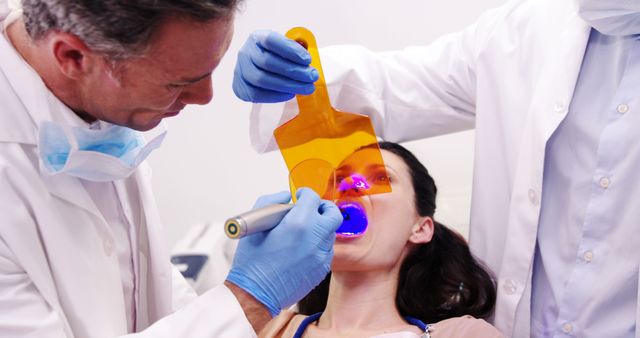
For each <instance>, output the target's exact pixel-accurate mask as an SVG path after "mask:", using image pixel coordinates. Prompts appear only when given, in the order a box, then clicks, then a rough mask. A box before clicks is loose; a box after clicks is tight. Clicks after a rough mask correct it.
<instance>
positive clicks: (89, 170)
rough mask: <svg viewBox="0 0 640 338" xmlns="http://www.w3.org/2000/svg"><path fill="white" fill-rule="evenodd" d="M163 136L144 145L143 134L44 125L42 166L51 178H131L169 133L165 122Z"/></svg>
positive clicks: (109, 128) (117, 128)
mask: <svg viewBox="0 0 640 338" xmlns="http://www.w3.org/2000/svg"><path fill="white" fill-rule="evenodd" d="M158 128H160V134H159V135H157V136H156V137H154V138H153V139H152V140H151V141H150V142H149V143H146V144H145V140H144V138H143V137H142V133H140V132H138V131H135V130H133V129H130V128H126V127H121V126H117V125H108V126H106V127H105V128H103V129H100V130H93V129H88V128H81V127H70V126H67V125H63V124H59V123H55V122H49V121H45V122H43V123H42V124H41V126H40V137H39V150H40V160H41V166H42V167H43V169H44V171H45V172H46V173H47V174H49V175H57V174H61V173H64V174H67V175H71V176H74V177H78V178H82V179H85V180H89V181H94V182H109V181H114V180H118V179H123V178H126V177H129V175H131V174H132V173H133V172H134V171H135V169H136V168H137V167H138V165H140V163H142V161H144V160H145V159H146V158H147V156H149V154H150V153H151V151H153V150H154V149H156V148H158V147H159V146H160V144H162V141H163V140H164V137H165V135H166V132H167V128H166V125H165V124H164V122H162V123H161V124H160V126H159V127H158Z"/></svg>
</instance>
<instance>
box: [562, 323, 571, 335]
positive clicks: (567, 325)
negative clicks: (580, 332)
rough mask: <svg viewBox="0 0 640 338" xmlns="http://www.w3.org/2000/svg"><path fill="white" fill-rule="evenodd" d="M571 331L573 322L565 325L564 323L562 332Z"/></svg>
mask: <svg viewBox="0 0 640 338" xmlns="http://www.w3.org/2000/svg"><path fill="white" fill-rule="evenodd" d="M571 331H573V325H571V323H564V325H562V332H564V333H571Z"/></svg>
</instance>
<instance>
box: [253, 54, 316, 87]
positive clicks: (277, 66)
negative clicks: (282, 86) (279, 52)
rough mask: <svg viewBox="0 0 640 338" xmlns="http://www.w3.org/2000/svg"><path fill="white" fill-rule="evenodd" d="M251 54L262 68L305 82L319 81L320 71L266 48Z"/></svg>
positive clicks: (257, 65)
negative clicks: (270, 51)
mask: <svg viewBox="0 0 640 338" xmlns="http://www.w3.org/2000/svg"><path fill="white" fill-rule="evenodd" d="M257 48H259V47H257ZM250 56H251V61H252V62H253V64H254V65H256V67H258V68H260V69H262V70H265V71H268V72H271V73H275V74H278V75H281V76H283V77H285V78H290V79H292V80H296V81H300V82H304V83H314V82H316V81H318V76H319V75H318V71H317V70H316V69H315V68H313V67H311V66H308V65H304V66H303V65H300V64H297V63H294V62H291V61H289V60H287V59H284V58H282V57H279V56H276V55H274V54H271V53H269V52H268V51H264V50H262V51H259V52H256V53H250Z"/></svg>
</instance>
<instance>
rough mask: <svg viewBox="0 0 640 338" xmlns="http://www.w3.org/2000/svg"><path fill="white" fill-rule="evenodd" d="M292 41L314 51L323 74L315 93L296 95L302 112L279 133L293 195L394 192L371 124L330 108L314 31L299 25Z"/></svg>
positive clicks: (291, 33) (333, 196) (276, 133)
mask: <svg viewBox="0 0 640 338" xmlns="http://www.w3.org/2000/svg"><path fill="white" fill-rule="evenodd" d="M287 37H288V38H290V39H292V40H294V41H297V42H298V43H300V44H301V45H302V46H304V47H305V48H306V49H307V50H308V51H309V53H310V55H311V58H312V61H311V65H312V66H313V67H314V68H315V69H317V70H318V74H319V78H318V81H317V82H316V83H315V87H316V89H315V92H314V93H313V94H311V95H297V96H296V99H297V101H298V106H299V110H300V112H299V114H298V115H297V116H296V117H294V118H292V119H291V120H289V121H287V122H286V123H284V124H283V125H281V126H280V127H278V128H276V130H275V131H274V136H275V139H276V142H277V143H278V147H279V148H280V152H281V153H282V156H283V157H284V160H285V162H286V164H287V168H288V169H289V184H290V188H291V192H292V195H294V196H295V191H296V190H297V189H299V188H302V187H309V188H311V189H313V190H314V191H315V192H316V193H318V194H319V195H320V196H322V198H324V199H328V200H334V199H336V198H338V195H339V194H340V192H341V191H342V192H344V191H345V189H358V190H359V192H360V194H378V193H385V192H390V191H391V186H390V184H389V182H388V180H386V179H381V178H382V177H384V178H386V177H387V176H386V171H385V169H384V168H385V167H384V161H383V160H382V154H381V153H380V148H379V147H378V140H377V137H376V134H375V131H374V129H373V125H372V124H371V120H370V119H369V117H367V116H365V115H361V114H355V113H346V112H341V111H339V110H336V109H334V108H333V107H331V103H330V101H329V94H328V91H327V86H326V83H325V80H324V74H323V71H322V66H321V64H320V56H319V53H318V47H317V45H316V40H315V38H314V36H313V34H312V33H311V32H310V31H309V30H307V29H305V28H301V27H296V28H293V29H291V30H290V31H289V32H287ZM356 152H357V156H355V157H354V155H356V154H355V153H356ZM348 158H350V159H353V158H357V159H358V165H353V163H351V164H349V163H348V162H352V161H351V160H350V161H347V159H348ZM338 168H340V169H338Z"/></svg>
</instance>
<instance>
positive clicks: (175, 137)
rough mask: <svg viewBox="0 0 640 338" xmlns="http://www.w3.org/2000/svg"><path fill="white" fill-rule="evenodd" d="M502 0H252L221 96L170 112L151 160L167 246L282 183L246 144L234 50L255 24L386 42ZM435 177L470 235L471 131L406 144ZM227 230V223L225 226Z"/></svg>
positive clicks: (443, 199)
mask: <svg viewBox="0 0 640 338" xmlns="http://www.w3.org/2000/svg"><path fill="white" fill-rule="evenodd" d="M503 2H504V0H422V1H418V0H397V1H380V0H378V1H373V0H320V1H308V0H246V2H245V4H244V6H243V7H244V9H243V11H242V12H241V13H240V14H239V15H238V17H237V20H236V21H237V22H236V33H235V37H234V41H233V43H232V45H231V48H230V50H229V52H228V54H227V56H226V57H225V59H224V60H223V62H222V63H221V64H220V66H219V68H218V69H217V70H216V72H215V74H214V91H215V97H214V99H213V102H211V103H210V104H208V105H206V106H193V107H188V108H187V109H185V110H184V111H183V112H182V114H181V115H180V116H178V117H174V118H172V119H169V120H167V122H168V123H169V125H170V132H169V136H168V138H167V139H166V141H165V144H164V145H163V147H162V148H160V149H159V150H158V151H156V152H155V153H154V154H153V155H152V156H151V159H150V162H151V165H152V167H153V168H154V176H153V180H154V189H155V192H156V197H157V201H158V206H159V209H160V213H161V215H162V218H163V220H164V223H165V228H166V234H167V243H168V244H169V245H170V247H171V246H173V245H174V244H175V242H176V241H177V240H178V239H179V238H180V237H181V236H182V235H183V234H185V232H186V231H187V229H188V228H189V227H190V226H191V225H193V224H195V223H202V222H209V221H223V220H224V219H226V218H227V217H229V216H233V215H234V214H237V213H239V212H242V211H245V210H247V209H249V208H250V207H251V206H252V205H253V202H254V201H255V199H256V198H257V197H258V196H260V195H263V194H266V193H272V192H276V191H281V190H286V189H287V188H288V186H287V182H288V181H287V171H286V167H285V165H284V161H283V160H282V158H281V156H280V154H279V153H278V152H274V153H269V154H263V155H259V154H257V153H255V152H254V150H253V149H252V148H251V145H250V143H249V136H248V126H249V111H250V108H251V107H250V105H249V104H247V103H244V102H242V101H240V100H238V99H236V98H235V96H234V94H233V92H232V90H231V81H232V76H233V67H234V65H235V58H236V53H237V51H238V49H239V48H240V47H241V46H242V44H243V42H244V41H245V39H246V37H247V36H248V35H249V33H250V32H252V31H253V30H256V29H272V30H276V31H279V32H283V33H284V32H286V31H287V30H288V29H289V28H291V27H294V26H305V27H307V28H309V29H311V30H312V31H313V32H314V34H315V35H316V39H317V41H318V44H319V46H326V45H331V44H361V45H365V46H367V47H369V48H370V49H372V50H376V51H382V50H391V49H399V48H403V47H405V46H407V45H412V44H427V43H429V42H431V41H433V40H434V39H435V38H437V37H439V36H441V35H443V34H445V33H448V32H454V31H458V30H461V29H462V28H464V27H465V26H467V25H468V24H470V23H472V22H473V21H475V19H476V18H477V16H478V15H479V14H480V13H481V12H483V11H485V10H486V9H489V8H492V7H496V6H499V5H500V4H502V3H503ZM406 146H407V147H408V148H409V149H410V150H412V151H414V152H415V153H416V155H417V156H418V157H419V158H420V159H421V160H422V161H423V162H424V163H426V165H427V168H428V169H429V170H430V172H431V173H432V175H433V176H434V178H435V180H436V182H437V184H438V186H439V202H438V211H437V214H436V218H437V219H439V220H440V221H442V222H443V223H445V224H448V225H450V226H453V227H455V228H457V229H459V230H460V231H461V232H463V233H464V234H466V232H467V224H468V218H469V204H470V193H471V171H472V165H473V132H472V131H469V132H463V133H458V134H454V135H448V136H443V137H438V138H433V139H429V140H422V141H415V142H411V143H408V144H406ZM220 231H222V229H221V230H220Z"/></svg>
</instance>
